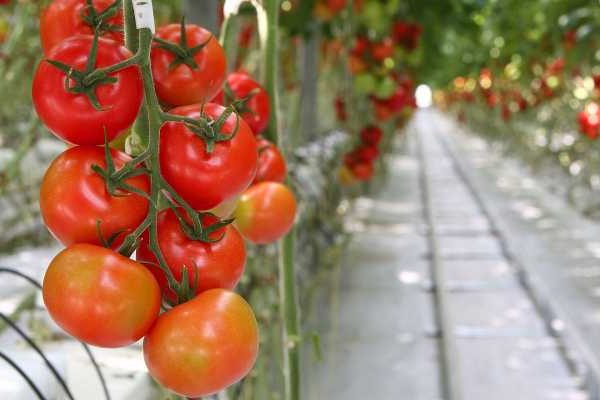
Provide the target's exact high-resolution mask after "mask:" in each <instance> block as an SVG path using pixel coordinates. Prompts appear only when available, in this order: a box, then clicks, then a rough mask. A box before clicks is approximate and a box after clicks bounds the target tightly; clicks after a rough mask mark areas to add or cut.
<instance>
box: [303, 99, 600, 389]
mask: <svg viewBox="0 0 600 400" xmlns="http://www.w3.org/2000/svg"><path fill="white" fill-rule="evenodd" d="M396 147H397V148H396V150H395V152H394V154H393V155H392V157H391V160H390V177H389V180H388V181H387V183H386V184H385V185H384V186H383V188H382V189H381V190H379V191H378V192H377V193H376V194H375V195H374V196H372V197H370V198H361V199H358V201H356V203H355V206H354V207H353V210H352V212H351V218H350V221H349V222H348V228H349V229H350V230H352V231H354V232H355V235H354V237H353V240H352V242H351V244H350V247H349V248H348V250H347V252H346V255H345V259H344V262H343V263H342V266H341V268H340V271H338V272H337V276H338V277H339V280H338V281H337V284H336V285H337V287H336V285H334V287H333V288H332V289H331V288H330V289H329V290H328V293H333V294H332V295H331V307H330V308H329V310H328V312H329V313H330V314H331V316H332V321H333V322H332V326H331V327H329V328H328V329H327V331H328V334H327V335H323V337H322V339H321V340H322V343H323V348H324V356H323V360H322V361H321V362H314V361H313V362H314V364H310V366H311V367H310V368H306V369H307V370H309V371H310V372H309V376H307V377H306V382H307V384H306V389H305V390H306V394H307V395H306V398H307V399H310V400H321V399H330V400H335V399H340V400H341V399H343V400H353V399H377V400H388V399H389V400H392V399H405V400H433V399H448V400H459V399H465V400H481V399H486V400H508V399H510V400H521V399H522V400H537V399H540V400H541V399H557V400H583V399H595V398H597V396H598V387H597V383H598V359H599V358H598V357H599V355H598V353H599V350H600V342H599V341H598V339H599V338H600V313H599V312H598V310H600V307H599V306H600V263H599V257H600V239H598V238H600V232H599V231H598V228H597V227H595V226H594V224H593V223H591V222H590V221H587V220H584V219H583V218H582V217H580V216H579V215H578V214H576V213H575V212H574V211H572V210H571V209H570V208H569V207H568V205H566V203H564V201H563V200H562V198H560V197H559V196H556V195H553V194H551V193H549V192H547V191H546V190H545V189H544V188H543V187H541V185H540V184H539V183H538V182H537V181H536V180H535V179H534V178H532V177H531V175H530V174H528V172H527V171H526V169H525V168H524V167H523V166H522V165H520V164H519V163H518V162H516V161H514V160H510V159H507V158H506V157H504V156H502V155H501V154H498V153H496V152H494V151H492V149H491V148H490V146H489V145H487V144H486V143H485V142H483V141H482V140H481V139H478V138H476V137H475V136H473V135H468V134H466V133H464V132H462V131H461V128H459V127H458V126H457V125H456V124H454V122H452V121H451V120H449V119H448V118H447V117H445V116H443V115H441V114H440V113H438V112H436V111H432V110H426V111H419V112H418V113H417V116H416V118H414V120H413V122H412V125H411V126H410V127H409V128H408V130H407V133H405V136H404V137H401V138H399V140H398V144H397V146H396ZM323 310H324V309H323ZM321 312H322V313H323V312H325V311H321ZM324 318H327V317H326V316H324V315H321V316H320V319H324Z"/></svg>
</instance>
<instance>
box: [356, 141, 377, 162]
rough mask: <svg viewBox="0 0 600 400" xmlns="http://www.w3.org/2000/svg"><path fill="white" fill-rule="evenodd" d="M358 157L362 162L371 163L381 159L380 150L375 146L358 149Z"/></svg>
mask: <svg viewBox="0 0 600 400" xmlns="http://www.w3.org/2000/svg"><path fill="white" fill-rule="evenodd" d="M356 153H357V157H358V159H359V160H361V161H365V162H371V161H374V160H376V159H377V158H378V157H379V150H378V149H377V147H376V146H374V145H367V146H364V145H363V146H361V147H359V148H358V149H356Z"/></svg>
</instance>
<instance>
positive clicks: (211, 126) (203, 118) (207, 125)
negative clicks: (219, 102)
mask: <svg viewBox="0 0 600 400" xmlns="http://www.w3.org/2000/svg"><path fill="white" fill-rule="evenodd" d="M236 105H237V103H233V104H230V105H229V106H227V107H225V110H223V113H221V115H219V118H217V119H212V118H211V117H209V116H207V115H206V113H205V112H204V105H203V106H202V107H201V110H200V116H199V117H198V118H197V119H195V118H190V117H186V116H181V115H175V114H169V113H164V114H163V120H164V121H171V122H183V123H184V124H185V126H186V128H187V129H189V130H190V131H191V132H193V133H194V134H195V135H196V136H198V137H199V138H200V139H202V141H204V144H205V145H206V153H207V154H210V153H212V152H213V150H214V149H215V144H217V143H220V142H227V141H230V140H233V139H234V138H235V136H236V135H237V133H238V131H239V130H240V116H239V114H238V111H237V109H236ZM231 114H235V128H234V129H233V131H232V132H231V133H230V134H223V133H222V132H221V131H222V130H223V126H225V123H226V122H227V119H229V117H230V116H231Z"/></svg>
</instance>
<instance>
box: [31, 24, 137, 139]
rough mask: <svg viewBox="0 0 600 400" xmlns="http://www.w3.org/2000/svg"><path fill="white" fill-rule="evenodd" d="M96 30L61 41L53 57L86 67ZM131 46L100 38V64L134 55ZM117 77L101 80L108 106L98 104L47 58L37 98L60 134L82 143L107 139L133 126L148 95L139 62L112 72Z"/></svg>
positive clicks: (35, 89) (41, 69)
mask: <svg viewBox="0 0 600 400" xmlns="http://www.w3.org/2000/svg"><path fill="white" fill-rule="evenodd" d="M92 41H93V38H92V37H91V36H77V37H73V38H71V39H68V40H65V41H64V42H63V43H62V44H60V45H59V46H57V47H55V48H54V49H53V50H52V51H51V52H50V54H49V56H48V58H49V59H51V60H55V61H60V62H62V63H64V64H67V65H69V66H72V67H73V68H74V69H76V70H80V71H81V70H84V69H85V65H86V63H87V60H88V54H89V51H90V49H91V47H92ZM131 55H132V54H131V52H130V51H129V50H127V49H126V48H125V47H123V46H121V45H120V44H118V43H116V42H114V41H112V40H107V39H100V40H99V42H98V58H97V63H96V66H97V67H107V66H110V65H113V64H116V63H118V62H120V61H123V60H125V59H127V58H129V57H131ZM110 76H111V77H115V78H117V82H116V83H109V84H101V85H99V86H97V87H96V90H95V94H96V96H97V98H98V100H99V103H100V105H101V106H102V109H101V110H97V109H95V108H94V106H93V105H92V103H91V102H90V99H89V98H88V97H87V96H86V95H85V94H81V93H79V94H78V93H71V92H69V91H67V90H65V80H66V79H67V78H66V75H65V73H64V72H63V71H61V70H59V69H58V68H56V67H54V66H52V65H51V64H49V63H48V62H46V61H42V62H41V63H40V65H39V66H38V69H37V71H36V73H35V76H34V79H33V89H32V92H33V93H32V96H33V104H34V106H35V109H36V111H37V113H38V115H39V117H40V119H41V120H42V122H43V123H44V124H45V125H46V126H47V127H48V128H49V129H50V130H51V131H52V132H53V133H54V134H55V135H56V136H58V137H59V138H60V139H62V140H64V141H66V142H69V143H73V144H79V145H100V144H104V141H105V134H106V135H107V136H108V140H109V141H110V140H112V139H114V138H116V137H117V136H118V135H119V134H120V133H121V132H123V131H125V130H127V129H128V128H129V127H130V126H131V125H133V122H134V121H135V118H136V117H137V115H138V113H139V110H140V106H141V104H142V99H143V94H144V92H143V86H142V78H141V76H140V72H139V69H138V67H137V66H131V67H128V68H125V69H123V70H120V71H118V72H115V73H112V74H110Z"/></svg>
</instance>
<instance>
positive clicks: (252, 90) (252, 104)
mask: <svg viewBox="0 0 600 400" xmlns="http://www.w3.org/2000/svg"><path fill="white" fill-rule="evenodd" d="M225 85H226V86H227V88H228V89H229V90H230V91H231V95H233V97H234V98H233V99H228V98H225V99H224V103H225V104H226V105H227V104H231V102H232V101H233V100H241V99H245V98H248V101H246V103H245V105H244V106H243V107H242V109H241V110H239V111H240V115H241V116H242V118H244V121H246V123H247V124H248V126H250V129H252V131H253V132H254V134H255V135H259V134H261V133H262V132H264V130H265V129H266V128H267V125H269V111H270V105H269V95H268V94H267V91H266V90H265V89H263V88H262V86H260V85H259V84H258V83H257V82H256V81H255V80H254V79H252V77H251V76H250V75H248V74H247V73H245V72H234V73H232V74H230V75H229V76H228V77H227V83H226V84H225ZM222 97H226V94H225V95H223V94H222V93H220V94H219V95H218V97H217V98H222ZM221 103H223V100H221Z"/></svg>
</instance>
